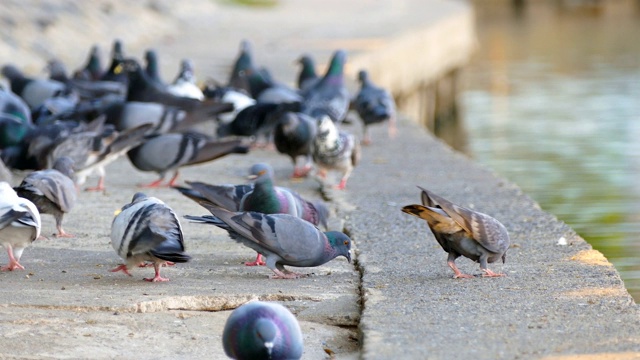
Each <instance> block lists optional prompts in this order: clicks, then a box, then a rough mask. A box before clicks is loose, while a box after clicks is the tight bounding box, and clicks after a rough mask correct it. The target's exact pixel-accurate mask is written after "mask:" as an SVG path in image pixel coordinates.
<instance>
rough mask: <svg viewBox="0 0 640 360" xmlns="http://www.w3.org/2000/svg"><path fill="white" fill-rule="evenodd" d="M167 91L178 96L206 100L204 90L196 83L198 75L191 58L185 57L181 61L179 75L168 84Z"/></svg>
mask: <svg viewBox="0 0 640 360" xmlns="http://www.w3.org/2000/svg"><path fill="white" fill-rule="evenodd" d="M167 91H169V92H170V93H172V94H174V95H176V96H184V97H188V98H192V99H196V100H204V94H203V93H202V90H200V88H199V87H198V86H197V85H196V76H195V73H194V69H193V62H192V61H191V60H189V59H184V60H182V61H181V62H180V72H179V73H178V77H176V79H175V80H174V81H173V83H171V84H170V85H168V86H167Z"/></svg>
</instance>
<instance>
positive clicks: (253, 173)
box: [173, 163, 271, 211]
mask: <svg viewBox="0 0 640 360" xmlns="http://www.w3.org/2000/svg"><path fill="white" fill-rule="evenodd" d="M269 169H271V166H269V165H268V164H265V163H258V164H254V165H253V166H251V168H250V169H249V175H248V176H247V178H249V179H255V178H256V177H258V173H259V172H260V171H262V170H269ZM187 184H189V185H190V186H191V188H185V187H180V186H173V188H174V189H176V190H178V191H180V193H182V195H184V196H186V197H188V198H189V199H191V200H193V201H195V202H197V203H200V202H202V201H204V202H208V203H210V204H213V205H217V206H219V207H222V208H225V209H227V210H229V211H240V203H241V202H242V198H244V196H245V195H246V194H248V193H250V192H251V191H253V185H254V184H240V185H230V184H224V185H211V184H207V183H203V182H199V181H187Z"/></svg>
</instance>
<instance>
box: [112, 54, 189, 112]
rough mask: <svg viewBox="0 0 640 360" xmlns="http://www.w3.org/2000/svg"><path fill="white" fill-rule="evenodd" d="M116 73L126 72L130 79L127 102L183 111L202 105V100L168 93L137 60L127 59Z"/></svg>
mask: <svg viewBox="0 0 640 360" xmlns="http://www.w3.org/2000/svg"><path fill="white" fill-rule="evenodd" d="M116 72H125V73H126V74H127V76H128V78H129V87H128V91H127V101H142V102H155V103H161V104H164V105H169V106H175V107H179V108H180V109H183V110H193V109H195V108H197V107H199V106H200V105H201V104H202V102H201V101H200V100H197V99H192V98H188V97H184V96H176V95H174V94H172V93H170V92H168V91H167V89H166V87H165V86H161V85H158V84H157V83H156V82H154V81H153V80H152V79H150V78H149V76H148V74H147V73H146V72H144V71H143V70H142V68H141V66H140V64H139V63H138V61H136V60H135V59H125V60H124V61H123V62H122V64H120V66H118V67H117V68H116Z"/></svg>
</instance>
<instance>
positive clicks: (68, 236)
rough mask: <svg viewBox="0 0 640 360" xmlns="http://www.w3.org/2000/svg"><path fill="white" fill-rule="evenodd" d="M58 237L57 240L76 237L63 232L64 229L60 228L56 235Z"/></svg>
mask: <svg viewBox="0 0 640 360" xmlns="http://www.w3.org/2000/svg"><path fill="white" fill-rule="evenodd" d="M56 237H57V238H61V237H63V238H72V237H75V235H73V234H69V233H68V232H66V231H64V230H62V227H59V228H58V233H57V234H56Z"/></svg>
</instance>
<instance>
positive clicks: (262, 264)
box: [244, 254, 267, 266]
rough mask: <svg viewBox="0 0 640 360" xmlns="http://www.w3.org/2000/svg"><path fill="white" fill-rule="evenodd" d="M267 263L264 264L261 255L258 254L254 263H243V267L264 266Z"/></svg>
mask: <svg viewBox="0 0 640 360" xmlns="http://www.w3.org/2000/svg"><path fill="white" fill-rule="evenodd" d="M266 264H267V263H265V262H264V260H263V259H262V255H261V254H258V256H256V260H255V261H252V262H251V261H248V262H246V263H244V265H245V266H264V265H266Z"/></svg>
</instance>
